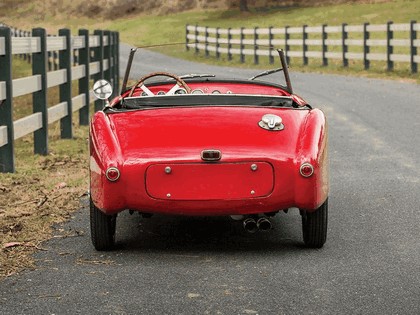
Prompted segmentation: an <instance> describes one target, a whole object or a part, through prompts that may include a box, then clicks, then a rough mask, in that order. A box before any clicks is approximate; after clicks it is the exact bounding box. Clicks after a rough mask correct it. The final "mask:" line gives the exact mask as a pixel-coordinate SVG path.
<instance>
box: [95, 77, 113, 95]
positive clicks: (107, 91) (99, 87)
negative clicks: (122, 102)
mask: <svg viewBox="0 0 420 315" xmlns="http://www.w3.org/2000/svg"><path fill="white" fill-rule="evenodd" d="M93 94H94V95H95V96H96V97H97V98H98V99H100V100H107V99H108V98H109V97H110V96H111V95H112V85H111V83H110V82H108V81H107V80H98V81H96V82H95V83H94V84H93Z"/></svg>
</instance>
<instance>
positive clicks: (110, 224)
mask: <svg viewBox="0 0 420 315" xmlns="http://www.w3.org/2000/svg"><path fill="white" fill-rule="evenodd" d="M116 223H117V215H116V214H115V215H106V214H105V213H103V212H102V211H101V210H99V209H98V208H97V207H96V206H95V205H94V204H93V202H92V199H90V236H91V239H92V244H93V246H94V247H95V249H96V250H110V249H111V248H112V247H113V246H114V244H115V227H116Z"/></svg>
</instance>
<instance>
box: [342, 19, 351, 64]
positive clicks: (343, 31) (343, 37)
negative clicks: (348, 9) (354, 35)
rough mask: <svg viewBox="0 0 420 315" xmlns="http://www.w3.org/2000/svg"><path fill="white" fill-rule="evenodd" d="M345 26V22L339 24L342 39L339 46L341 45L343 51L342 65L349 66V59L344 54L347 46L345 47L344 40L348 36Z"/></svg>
mask: <svg viewBox="0 0 420 315" xmlns="http://www.w3.org/2000/svg"><path fill="white" fill-rule="evenodd" d="M346 27H347V24H346V23H343V24H342V25H341V40H342V41H341V43H342V45H341V46H342V52H343V67H348V66H349V60H348V59H347V57H346V54H347V52H348V47H347V44H346V40H347V38H348V33H347V31H346Z"/></svg>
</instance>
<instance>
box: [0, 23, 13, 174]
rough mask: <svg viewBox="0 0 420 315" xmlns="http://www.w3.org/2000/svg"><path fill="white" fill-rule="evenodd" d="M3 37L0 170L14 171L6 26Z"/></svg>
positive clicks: (9, 35) (9, 49)
mask: <svg viewBox="0 0 420 315" xmlns="http://www.w3.org/2000/svg"><path fill="white" fill-rule="evenodd" d="M2 37H3V38H4V43H5V47H4V48H5V54H4V55H1V54H0V69H1V71H0V82H1V81H4V82H5V83H6V89H5V92H6V95H5V97H6V99H5V100H1V99H0V126H6V131H7V144H6V145H4V146H0V171H1V172H3V173H14V172H15V156H14V132H13V84H12V33H11V31H10V28H8V27H0V38H2Z"/></svg>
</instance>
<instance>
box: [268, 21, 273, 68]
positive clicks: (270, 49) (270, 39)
mask: <svg viewBox="0 0 420 315" xmlns="http://www.w3.org/2000/svg"><path fill="white" fill-rule="evenodd" d="M273 38H274V36H273V27H272V26H270V27H269V28H268V62H269V63H270V64H273V63H274V56H273V54H272V52H273Z"/></svg>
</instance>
